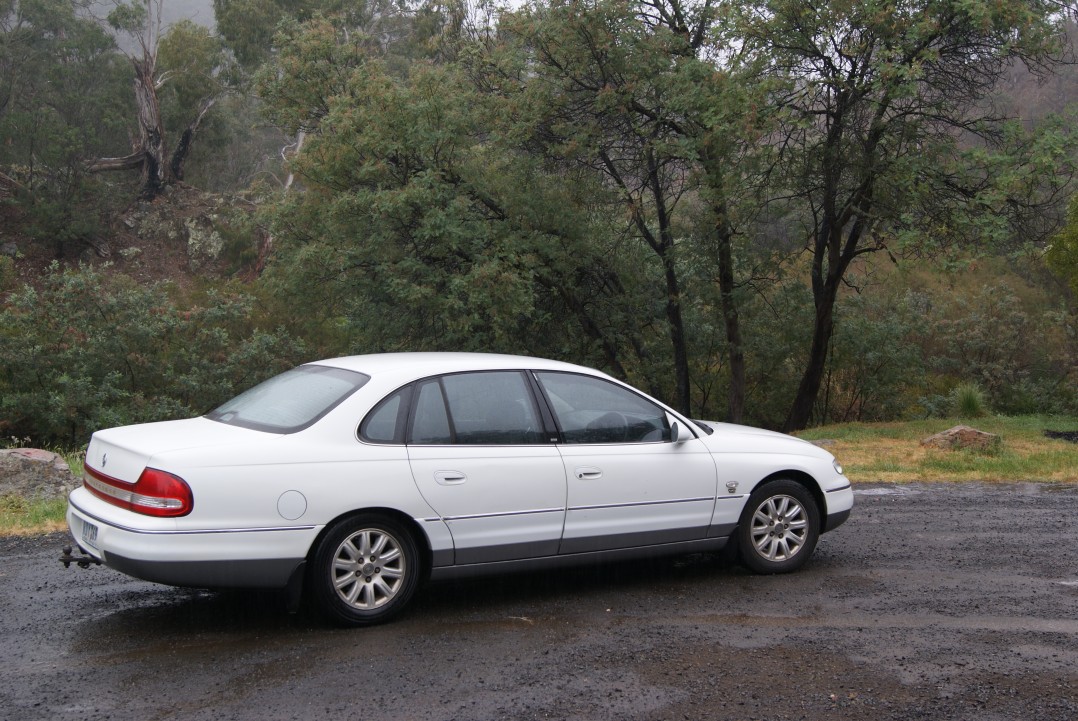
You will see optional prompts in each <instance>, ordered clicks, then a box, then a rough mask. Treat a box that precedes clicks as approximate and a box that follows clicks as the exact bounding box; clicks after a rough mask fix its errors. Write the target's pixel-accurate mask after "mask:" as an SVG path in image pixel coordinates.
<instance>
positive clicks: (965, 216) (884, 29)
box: [736, 0, 1073, 430]
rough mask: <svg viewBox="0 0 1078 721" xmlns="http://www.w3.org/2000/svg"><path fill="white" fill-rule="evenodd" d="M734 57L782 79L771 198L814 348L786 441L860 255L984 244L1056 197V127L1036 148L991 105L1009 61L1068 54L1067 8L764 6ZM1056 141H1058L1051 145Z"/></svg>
mask: <svg viewBox="0 0 1078 721" xmlns="http://www.w3.org/2000/svg"><path fill="white" fill-rule="evenodd" d="M736 11H737V20H738V33H739V34H740V35H742V37H743V42H744V45H743V50H744V52H745V53H747V54H750V55H754V56H756V57H758V58H760V59H761V60H762V61H764V62H765V63H766V65H767V68H768V73H769V75H770V76H771V77H772V78H774V79H776V80H777V81H783V82H786V83H787V88H788V90H787V91H786V92H784V93H782V94H779V95H776V96H775V102H776V103H777V105H778V107H780V108H781V109H782V111H783V112H784V113H785V115H786V118H787V120H786V121H785V123H784V127H783V130H782V132H781V133H780V134H777V135H776V136H775V137H773V138H772V141H773V142H774V143H776V144H777V145H778V147H780V148H781V157H782V159H783V162H782V163H781V165H780V166H779V167H780V168H781V169H783V170H784V174H783V177H781V178H776V179H775V181H774V185H773V190H772V191H770V192H771V195H772V197H773V198H774V199H775V201H774V202H776V203H777V204H781V205H783V206H784V207H785V208H786V209H787V210H788V211H789V212H791V213H792V214H793V215H794V216H795V217H796V218H797V219H798V220H799V222H800V224H801V228H802V231H803V238H804V243H805V246H806V248H807V250H808V253H809V254H810V272H809V276H810V279H811V285H812V293H813V299H814V305H815V317H814V322H813V328H812V332H811V347H810V350H809V354H808V359H807V362H806V363H805V364H804V373H803V376H802V379H801V382H800V386H799V388H798V391H797V395H796V397H795V398H794V400H793V403H792V405H791V407H790V411H789V414H788V415H787V418H786V421H785V429H786V430H796V429H799V428H803V427H805V426H806V425H807V424H808V423H809V422H810V420H811V419H812V415H813V409H814V405H815V402H816V398H817V395H818V392H819V389H820V385H821V380H822V378H823V375H824V370H825V366H826V359H827V354H828V348H829V345H830V343H831V341H832V337H833V335H834V327H835V319H834V309H835V303H836V300H837V298H838V296H839V293H840V291H841V289H842V288H843V285H844V283H845V282H846V281H847V279H848V278H847V274H848V271H849V269H850V266H851V264H852V263H853V261H854V260H855V259H857V258H858V257H860V256H863V255H865V254H868V253H874V252H892V253H898V252H899V251H900V250H902V249H903V247H904V245H905V244H907V243H910V242H916V243H918V244H920V245H921V246H922V247H923V246H924V245H925V244H938V243H942V242H957V241H962V240H966V241H974V242H985V241H987V240H990V239H992V238H999V237H1003V236H1006V235H1007V234H1009V233H1013V232H1014V230H1015V228H1016V227H1019V226H1021V225H1023V221H1024V220H1026V219H1029V218H1030V217H1038V216H1043V214H1044V206H1045V205H1046V204H1049V205H1050V204H1052V203H1056V202H1058V201H1059V199H1060V198H1061V196H1062V194H1063V193H1062V191H1063V190H1064V189H1065V187H1066V185H1067V183H1068V182H1069V180H1070V176H1071V171H1070V169H1069V168H1068V166H1067V148H1066V146H1067V142H1066V138H1065V137H1064V135H1062V134H1060V133H1062V131H1063V130H1064V129H1063V128H1054V129H1051V130H1052V133H1054V135H1050V137H1046V138H1042V139H1041V140H1042V141H1043V142H1040V141H1038V140H1037V139H1030V138H1026V137H1024V136H1023V135H1022V134H1021V133H1018V132H1017V131H1016V130H1015V128H1014V127H1009V126H1007V124H1006V122H1005V121H1006V118H1004V117H1002V116H1001V114H1000V113H998V112H997V111H996V110H995V109H994V108H993V106H992V103H991V102H989V100H990V98H991V95H992V93H993V92H994V90H995V88H996V85H997V83H998V81H999V80H1000V79H1001V77H1003V75H1004V74H1005V72H1006V71H1007V70H1008V68H1009V67H1010V66H1011V65H1012V64H1013V63H1026V64H1027V65H1029V66H1030V67H1033V68H1036V69H1039V70H1047V69H1050V68H1051V66H1052V65H1053V64H1054V63H1057V62H1059V61H1060V60H1061V59H1062V58H1061V55H1060V50H1061V48H1062V47H1063V45H1062V43H1061V39H1062V37H1061V33H1062V27H1063V26H1062V23H1063V19H1064V17H1065V16H1066V14H1067V13H1068V12H1072V11H1073V6H1070V5H1063V4H1060V3H1057V2H1055V1H1054V0H899V1H898V2H895V1H894V0H827V1H825V2H820V3H811V4H809V3H804V2H802V1H801V0H762V1H759V2H752V3H748V4H744V5H739V6H738V7H737V8H736ZM1056 131H1060V133H1056Z"/></svg>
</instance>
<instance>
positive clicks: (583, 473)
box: [576, 466, 603, 481]
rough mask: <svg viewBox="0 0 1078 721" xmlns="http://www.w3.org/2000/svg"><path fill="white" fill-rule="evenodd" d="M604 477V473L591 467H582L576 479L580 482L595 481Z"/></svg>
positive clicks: (578, 469) (578, 470) (577, 472)
mask: <svg viewBox="0 0 1078 721" xmlns="http://www.w3.org/2000/svg"><path fill="white" fill-rule="evenodd" d="M602 477H603V471H602V469H599V468H592V467H591V466H581V467H580V468H577V469H576V478H577V480H579V481H594V480H596V479H599V478H602Z"/></svg>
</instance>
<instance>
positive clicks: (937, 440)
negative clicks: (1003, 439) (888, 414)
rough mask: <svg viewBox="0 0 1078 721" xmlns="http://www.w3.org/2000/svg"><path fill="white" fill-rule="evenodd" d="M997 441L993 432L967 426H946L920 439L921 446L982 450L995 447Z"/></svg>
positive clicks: (997, 443)
mask: <svg viewBox="0 0 1078 721" xmlns="http://www.w3.org/2000/svg"><path fill="white" fill-rule="evenodd" d="M999 443H1000V438H999V436H997V435H996V434H995V433H985V432H984V431H979V430H977V429H976V428H971V427H969V426H955V427H954V428H948V429H947V430H945V431H943V432H941V433H937V434H936V435H934V436H929V437H928V438H925V439H924V440H922V441H921V445H922V446H927V447H929V448H943V449H945V450H951V449H955V448H975V449H977V450H982V451H984V450H989V449H991V448H996V447H997V446H999Z"/></svg>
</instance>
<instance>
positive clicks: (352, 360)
mask: <svg viewBox="0 0 1078 721" xmlns="http://www.w3.org/2000/svg"><path fill="white" fill-rule="evenodd" d="M308 365H322V366H332V367H334V368H343V369H345V370H351V371H357V372H359V373H365V374H366V375H369V376H371V377H372V378H373V377H379V378H381V379H385V380H388V379H390V378H393V379H395V380H397V381H399V382H404V381H406V380H414V379H417V378H425V377H427V376H432V375H440V374H443V373H460V372H463V371H488V370H525V369H527V370H557V371H568V372H572V373H587V374H589V375H597V376H601V377H604V378H609V376H607V375H606V374H605V373H602V372H600V371H597V370H594V369H592V368H585V367H584V366H578V365H574V364H572V363H564V362H562V361H555V360H548V359H546V358H532V357H529V356H519V355H502V354H498V353H418V352H417V353H373V354H370V355H353V356H345V357H343V358H329V359H326V360H320V361H315V362H313V363H310V364H308Z"/></svg>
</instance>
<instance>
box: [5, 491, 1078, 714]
mask: <svg viewBox="0 0 1078 721" xmlns="http://www.w3.org/2000/svg"><path fill="white" fill-rule="evenodd" d="M67 542H68V541H67V539H66V537H65V536H64V535H63V534H53V535H50V536H43V537H36V538H29V539H27V538H21V539H20V538H0V553H3V556H4V559H3V562H2V565H0V718H2V719H12V720H14V719H19V720H20V721H23V720H25V721H31V720H36V719H50V720H51V719H78V720H79V721H92V720H94V719H133V720H136V719H137V720H139V721H150V720H154V719H183V720H185V721H187V720H191V721H199V720H204V719H252V720H254V719H258V720H262V719H266V720H274V719H345V718H347V719H379V720H385V719H432V720H441V719H581V720H585V719H586V720H596V719H618V720H621V719H657V720H665V719H709V720H725V719H731V720H737V721H744V720H747V719H767V720H783V719H808V720H810V721H815V720H817V719H821V720H822V719H865V720H872V721H881V720H884V719H903V720H904V719H927V720H931V721H939V720H945V719H961V720H966V719H968V720H969V721H995V720H999V721H1004V720H1006V721H1010V720H1012V719H1013V720H1021V721H1041V720H1045V721H1048V720H1052V721H1074V720H1075V719H1078V486H1075V485H1063V486H1059V485H1056V486H1052V485H1035V484H1002V485H985V484H954V485H931V486H929V485H909V486H878V485H859V486H857V497H856V504H855V507H854V512H853V515H852V517H851V518H850V520H849V522H847V523H846V525H844V526H842V527H841V528H839V529H838V530H836V531H835V532H833V533H829V534H826V535H825V536H824V537H823V538H822V539H821V542H820V545H819V546H818V548H817V550H816V553H815V556H814V557H813V559H812V561H811V563H810V564H809V565H808V566H807V567H806V568H805V569H803V570H802V571H801V572H799V573H796V574H793V575H787V576H772V577H761V576H753V575H750V574H748V573H747V572H745V571H744V570H742V569H740V568H737V567H732V568H731V567H724V566H722V565H721V563H719V562H718V560H717V559H715V558H713V557H708V556H690V557H683V558H678V559H671V560H668V561H663V562H652V563H647V564H625V565H618V566H608V567H602V568H586V569H581V570H575V571H571V572H565V571H562V572H558V573H543V574H529V575H522V576H513V577H507V578H498V579H483V580H475V581H461V582H454V583H445V584H437V585H430V586H427V587H426V588H425V589H424V590H422V591H421V592H420V594H419V596H418V597H417V599H416V601H415V603H414V605H413V606H412V608H411V610H410V611H409V612H407V613H406V614H405V615H404V616H403V617H402V618H400V619H399V620H397V621H395V622H393V623H390V624H388V625H385V626H380V627H376V628H370V629H360V630H341V629H336V628H331V627H327V626H325V625H323V624H322V623H320V622H319V621H318V620H317V619H316V618H313V617H311V616H308V615H305V614H299V615H289V614H288V613H286V611H285V607H284V605H285V604H284V599H283V598H282V597H280V596H279V595H277V594H270V593H214V592H209V591H194V590H185V589H174V588H168V587H165V586H158V585H155V584H149V583H144V582H140V581H136V580H134V579H129V578H127V577H125V576H123V575H121V574H119V573H116V572H115V571H112V570H109V569H107V568H90V569H85V570H83V569H78V568H75V567H72V568H71V569H68V570H65V569H64V568H63V566H61V564H60V563H59V562H58V561H57V560H55V559H57V558H58V557H59V554H60V549H61V547H62V546H63V545H64V544H65V543H67Z"/></svg>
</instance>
